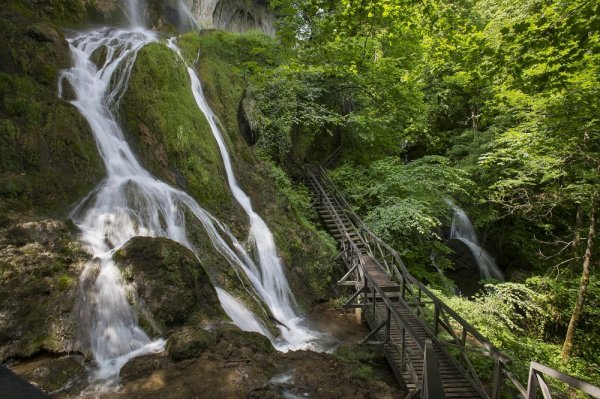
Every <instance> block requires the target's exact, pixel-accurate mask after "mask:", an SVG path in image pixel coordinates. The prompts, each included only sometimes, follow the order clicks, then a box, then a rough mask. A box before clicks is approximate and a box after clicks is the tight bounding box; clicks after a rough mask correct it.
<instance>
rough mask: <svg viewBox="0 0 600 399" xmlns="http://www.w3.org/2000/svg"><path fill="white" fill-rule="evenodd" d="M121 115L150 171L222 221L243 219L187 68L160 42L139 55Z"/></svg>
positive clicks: (146, 48)
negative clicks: (193, 199) (193, 91)
mask: <svg viewBox="0 0 600 399" xmlns="http://www.w3.org/2000/svg"><path fill="white" fill-rule="evenodd" d="M121 114H122V116H123V117H122V119H123V121H124V123H125V128H126V131H127V132H128V134H129V136H130V137H131V138H132V139H133V142H134V147H135V148H136V150H137V151H136V153H137V154H139V157H140V158H141V160H142V162H143V163H144V164H145V166H146V167H147V168H148V169H150V170H151V171H152V172H153V173H154V174H156V175H157V176H159V177H160V178H161V179H163V180H165V181H167V182H168V183H170V184H172V185H174V186H176V187H179V188H181V189H183V190H185V191H186V192H188V193H189V194H191V195H192V196H193V197H194V198H195V199H196V200H197V201H198V202H200V204H201V205H202V206H203V207H206V208H207V209H209V210H210V211H211V212H213V213H215V214H216V215H217V216H219V217H220V218H223V219H225V220H238V221H239V220H242V221H243V220H244V218H243V213H241V212H240V210H239V207H238V206H237V204H236V202H235V201H234V199H233V197H232V196H231V192H230V191H229V187H228V185H227V181H226V178H225V170H224V167H223V161H222V159H221V155H220V153H219V149H218V146H217V143H216V141H215V139H214V137H213V135H212V133H211V131H210V126H209V125H208V122H207V121H206V119H205V118H204V116H203V115H202V114H201V113H200V111H199V110H198V108H197V105H196V103H195V100H194V98H193V95H192V92H191V89H190V81H189V77H188V73H187V70H186V69H185V66H184V64H183V62H182V61H181V60H180V59H179V58H178V57H177V55H176V54H175V53H174V52H173V51H172V50H170V49H169V48H167V47H166V46H165V45H164V44H159V43H154V44H150V45H148V46H146V47H144V48H143V49H142V50H141V51H140V52H139V54H138V57H137V62H136V64H135V66H134V68H133V71H132V73H131V78H130V81H129V87H128V89H127V92H126V93H125V96H124V97H123V101H122V107H121Z"/></svg>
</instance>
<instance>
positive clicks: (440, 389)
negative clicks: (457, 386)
mask: <svg viewBox="0 0 600 399" xmlns="http://www.w3.org/2000/svg"><path fill="white" fill-rule="evenodd" d="M424 352H425V353H424V355H423V381H422V384H423V385H422V387H421V398H422V399H445V398H446V393H445V392H444V386H443V385H442V379H441V377H440V372H439V370H438V366H437V359H436V358H435V352H434V350H433V343H432V342H431V340H430V339H428V340H426V341H425V351H424Z"/></svg>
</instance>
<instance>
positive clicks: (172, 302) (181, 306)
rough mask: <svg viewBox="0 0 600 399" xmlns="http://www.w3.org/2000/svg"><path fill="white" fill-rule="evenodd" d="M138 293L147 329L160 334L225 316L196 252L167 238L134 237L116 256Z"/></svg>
mask: <svg viewBox="0 0 600 399" xmlns="http://www.w3.org/2000/svg"><path fill="white" fill-rule="evenodd" d="M114 259H115V261H116V262H117V264H118V265H119V267H120V268H121V270H122V274H123V276H124V278H125V280H126V281H127V282H128V283H131V284H132V285H133V286H134V288H135V291H136V293H137V303H136V306H137V307H138V310H139V311H138V314H140V315H142V317H144V316H146V318H147V320H146V322H147V323H146V325H144V322H143V321H142V323H141V324H142V326H143V327H144V328H146V329H147V328H149V327H152V328H154V329H155V331H154V333H156V334H161V333H165V332H167V331H169V330H172V329H175V328H177V327H180V326H183V325H185V324H198V323H200V322H202V321H205V320H210V319H215V318H216V319H220V318H223V317H224V316H223V311H222V309H221V305H220V302H219V298H218V297H217V292H216V291H215V289H214V287H213V285H212V283H211V281H210V278H209V276H208V274H207V273H206V271H205V270H204V268H203V267H202V265H201V264H200V262H199V261H198V259H197V258H196V256H195V255H194V253H193V252H192V251H190V250H189V249H187V248H185V247H183V246H182V245H180V244H178V243H176V242H175V241H172V240H169V239H168V238H152V237H134V238H132V239H131V240H129V242H127V244H125V245H124V246H123V247H122V248H121V249H120V250H119V251H117V252H116V254H115V256H114Z"/></svg>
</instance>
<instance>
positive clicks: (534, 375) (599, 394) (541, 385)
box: [516, 362, 600, 399]
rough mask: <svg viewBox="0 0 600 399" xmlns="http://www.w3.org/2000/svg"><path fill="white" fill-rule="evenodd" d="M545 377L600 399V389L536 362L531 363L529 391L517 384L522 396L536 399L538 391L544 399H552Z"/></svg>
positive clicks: (528, 382) (527, 398)
mask: <svg viewBox="0 0 600 399" xmlns="http://www.w3.org/2000/svg"><path fill="white" fill-rule="evenodd" d="M544 376H546V377H550V378H553V379H555V380H557V381H560V382H562V383H564V384H567V385H568V386H569V387H570V388H571V389H573V390H578V391H580V392H582V393H586V394H588V395H590V396H591V397H593V398H597V399H600V388H598V387H596V386H594V385H591V384H588V383H587V382H585V381H582V380H580V379H577V378H575V377H571V376H570V375H567V374H564V373H561V372H560V371H558V370H554V369H553V368H550V367H548V366H544V365H543V364H539V363H536V362H531V365H530V366H529V380H528V381H527V389H525V388H524V387H523V386H521V385H520V384H519V383H518V382H517V383H516V385H517V388H518V390H519V392H520V393H521V395H523V397H524V398H525V399H536V398H537V394H538V391H540V392H541V393H542V397H543V398H544V399H552V393H551V392H550V387H549V386H548V384H547V383H546V379H545V378H544Z"/></svg>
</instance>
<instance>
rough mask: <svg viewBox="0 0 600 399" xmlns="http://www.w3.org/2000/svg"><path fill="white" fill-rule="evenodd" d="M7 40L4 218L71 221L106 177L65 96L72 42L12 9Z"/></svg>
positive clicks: (0, 159)
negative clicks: (68, 216)
mask: <svg viewBox="0 0 600 399" xmlns="http://www.w3.org/2000/svg"><path fill="white" fill-rule="evenodd" d="M0 39H2V42H3V43H4V45H5V46H6V48H7V49H10V50H11V51H3V52H1V53H0V214H4V213H9V212H16V213H34V214H37V215H45V216H48V215H51V216H54V215H58V214H60V215H64V214H65V213H66V212H67V210H68V209H69V207H71V206H72V204H73V202H75V201H76V200H77V199H79V198H81V197H82V196H83V195H85V194H86V193H87V192H88V191H89V190H90V189H91V188H92V187H93V185H94V184H95V183H96V182H97V181H99V180H100V179H101V178H102V175H103V168H102V163H101V162H100V159H99V156H98V153H97V150H96V145H95V143H94V139H93V137H92V134H91V131H90V130H89V127H88V126H87V124H86V122H85V121H84V120H83V118H82V117H81V115H80V114H79V112H78V111H77V110H76V109H75V107H73V106H72V105H70V104H68V103H67V102H65V101H62V100H60V99H58V98H57V89H56V83H57V80H58V74H59V71H60V70H61V69H63V68H65V67H67V66H68V63H69V50H68V45H67V42H66V41H65V39H64V37H63V36H62V34H61V33H60V32H59V31H58V29H57V28H56V27H54V26H53V25H51V24H49V23H47V22H36V23H31V22H28V21H27V19H24V18H23V17H22V16H20V15H19V14H15V13H12V12H11V11H10V10H9V9H4V8H3V9H2V11H0ZM65 176H69V178H68V179H65Z"/></svg>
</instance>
